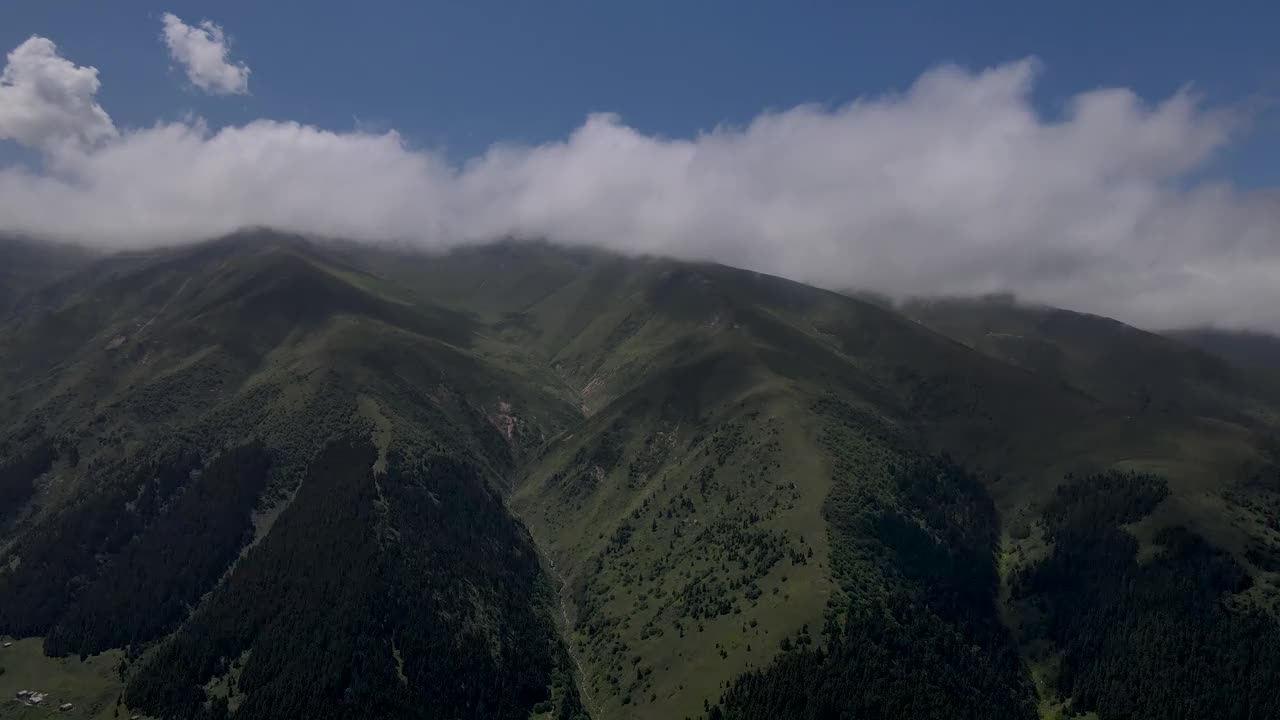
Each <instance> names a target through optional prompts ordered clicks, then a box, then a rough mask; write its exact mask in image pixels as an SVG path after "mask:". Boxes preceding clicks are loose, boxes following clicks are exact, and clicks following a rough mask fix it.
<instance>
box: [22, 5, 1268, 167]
mask: <svg viewBox="0 0 1280 720" xmlns="http://www.w3.org/2000/svg"><path fill="white" fill-rule="evenodd" d="M164 12H173V13H176V14H177V15H179V16H181V17H182V18H183V19H184V20H186V21H187V22H191V23H194V22H195V21H198V20H200V19H203V18H206V17H207V18H210V19H212V20H214V21H216V22H217V23H219V24H220V25H222V26H223V27H225V28H226V30H227V33H228V35H229V36H230V37H231V38H232V52H233V55H234V56H235V57H237V58H239V59H241V60H243V61H244V62H246V63H248V64H249V65H250V66H251V67H252V68H253V76H252V83H251V90H252V94H251V95H248V96H237V97H232V98H225V97H205V96H203V95H201V94H199V93H195V92H191V91H190V88H184V85H183V84H182V83H180V82H177V81H176V80H178V79H180V73H178V72H175V71H174V70H173V69H172V67H171V66H172V63H171V62H169V61H168V59H167V57H166V56H165V52H164V48H163V47H162V46H161V44H160V43H159V42H157V34H158V26H159V18H160V16H161V15H162V14H163V13H164ZM1278 26H1280V7H1277V6H1276V5H1275V4H1274V3H1266V2H1223V3H1206V2H1187V1H1185V0H1167V1H1165V2H1148V1H1146V0H1127V1H1126V2H1119V3H1117V2H1091V1H1088V0H1086V1H1084V2H1057V3H1048V2H1026V1H1025V0H1023V1H1021V2H1004V1H1000V2H984V3H976V4H975V3H956V2H947V1H946V0H939V1H935V2H917V1H909V2H886V3H845V2H801V3H790V2H752V1H750V0H738V1H736V2H732V1H728V2H726V1H721V0H696V1H694V2H670V1H666V0H657V1H654V2H589V1H586V0H582V1H579V2H565V1H561V0H548V1H546V2H520V1H508V2H489V1H486V0H469V1H467V2H386V1H378V2H362V3H342V2H331V1H329V0H319V1H312V2H301V1H298V0H272V2H242V1H240V0H229V1H224V2H219V3H194V2H178V1H175V2H168V3H156V4H153V3H149V2H127V3H106V2H70V1H68V0H7V1H6V2H5V4H4V6H3V9H0V47H4V48H12V47H14V46H16V45H17V44H18V43H19V42H21V41H22V40H23V39H25V38H26V37H27V36H29V35H31V34H40V35H44V36H46V37H49V38H50V39H52V40H53V41H54V42H56V43H57V44H58V45H59V47H60V49H61V51H62V54H63V55H64V56H66V57H68V58H70V59H72V60H74V61H76V62H78V63H81V64H86V65H93V66H96V67H97V68H98V69H99V70H100V72H101V79H102V82H103V88H102V91H101V92H100V94H99V97H100V99H101V102H102V105H103V106H104V107H105V108H107V110H108V111H110V113H111V114H112V116H113V117H114V118H115V120H116V123H117V124H118V125H121V126H123V127H130V126H139V125H148V124H151V123H153V122H155V121H157V120H159V119H168V118H173V117H177V116H179V115H180V114H182V113H185V112H188V111H194V112H196V113H198V114H200V115H201V116H203V117H205V118H206V119H208V120H209V121H210V122H211V123H214V124H222V123H241V122H244V121H247V120H249V119H252V118H258V117H268V118H276V119H293V120H298V121H300V122H305V123H311V124H316V125H319V126H322V127H327V128H333V129H348V128H351V127H353V126H355V125H356V123H357V122H359V123H362V124H363V126H364V127H367V128H395V129H398V130H399V131H400V132H402V133H403V134H404V135H405V136H406V137H407V138H408V139H409V140H410V141H412V142H413V143H415V144H418V145H423V146H430V147H443V148H445V149H447V151H448V153H449V155H450V156H451V157H453V158H455V159H461V158H465V157H469V156H471V155H474V154H477V153H479V152H481V151H482V150H484V149H485V148H486V147H487V146H489V145H490V144H491V143H493V142H495V141H510V142H522V143H528V142H541V141H545V140H548V139H554V138H560V137H563V136H564V135H565V134H566V133H568V132H569V131H571V130H572V129H573V128H575V127H577V126H578V125H579V124H581V122H582V120H583V118H584V117H585V116H586V115H587V113H589V112H595V111H611V112H617V113H620V114H621V115H622V117H623V119H624V120H625V121H626V122H627V123H628V124H629V125H631V126H633V127H635V128H637V129H638V130H641V131H643V132H646V133H653V134H661V135H667V136H688V135H690V134H693V133H695V132H697V131H699V130H706V129H710V128H713V127H715V126H716V125H718V124H721V123H730V124H736V123H743V122H746V121H748V120H749V119H750V118H751V117H753V116H755V115H756V114H757V113H759V112H760V111H762V110H765V109H770V108H773V109H784V108H788V107H791V106H794V105H797V104H799V103H805V102H820V103H841V102H844V101H847V100H849V99H852V98H854V97H858V96H861V95H868V94H870V95H875V94H879V93H883V92H886V91H891V90H901V89H903V88H904V87H906V86H907V85H909V84H910V83H911V81H912V80H914V79H915V78H916V77H917V76H919V75H920V73H922V72H923V71H925V70H926V69H928V68H930V67H933V66H935V65H938V64H939V63H943V62H955V63H959V64H961V65H965V66H969V67H973V68H981V67H986V66H990V65H996V64H999V63H1003V62H1007V61H1011V60H1016V59H1019V58H1022V57H1026V56H1035V57H1038V58H1040V60H1041V61H1042V62H1043V64H1044V71H1043V74H1042V77H1041V78H1040V79H1039V81H1038V83H1037V86H1036V91H1035V92H1036V94H1035V99H1036V102H1037V104H1038V106H1039V107H1040V108H1041V109H1042V111H1043V112H1046V113H1049V114H1052V113H1054V112H1057V111H1058V110H1060V108H1061V105H1062V103H1063V101H1064V98H1067V97H1069V96H1070V95H1072V94H1074V93H1077V92H1081V91H1085V90H1090V89H1093V88H1097V87H1101V86H1122V87H1128V88H1131V89H1133V90H1134V91H1135V92H1137V93H1138V94H1139V95H1142V96H1143V97H1146V98H1152V99H1158V98H1163V97H1165V96H1167V95H1169V94H1170V93H1172V92H1174V91H1176V90H1177V89H1178V88H1179V87H1182V86H1184V85H1186V84H1188V83H1191V84H1193V85H1194V87H1195V88H1196V89H1197V91H1199V92H1201V93H1203V94H1204V95H1205V96H1206V97H1207V98H1208V99H1209V100H1210V101H1211V102H1213V103H1215V104H1217V103H1242V104H1247V105H1249V106H1251V107H1258V106H1265V103H1267V102H1273V101H1274V98H1276V97H1278V96H1280V43H1278V42H1276V38H1275V29H1276V28H1277V27H1278ZM1255 117H1256V120H1255V122H1256V125H1255V127H1254V130H1253V131H1252V132H1251V133H1250V135H1249V137H1248V138H1247V139H1246V140H1245V141H1244V142H1243V143H1237V144H1235V145H1233V147H1232V148H1231V150H1230V151H1228V152H1227V153H1225V154H1224V156H1223V159H1222V161H1220V162H1219V163H1218V164H1216V165H1215V166H1214V167H1213V171H1214V172H1215V174H1223V175H1225V176H1228V177H1231V178H1233V179H1234V180H1236V181H1237V182H1239V183H1242V184H1246V185H1261V184H1272V183H1280V162H1277V160H1280V140H1277V139H1276V138H1277V136H1280V134H1278V133H1276V132H1275V131H1276V130H1277V129H1278V128H1280V124H1278V123H1277V121H1276V117H1277V113H1276V112H1275V111H1274V110H1266V111H1262V112H1258V113H1257V114H1256V116H1255Z"/></svg>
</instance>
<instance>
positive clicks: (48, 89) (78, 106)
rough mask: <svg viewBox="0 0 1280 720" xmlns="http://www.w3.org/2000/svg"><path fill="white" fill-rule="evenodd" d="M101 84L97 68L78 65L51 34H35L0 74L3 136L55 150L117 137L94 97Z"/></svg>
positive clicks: (14, 51) (11, 58)
mask: <svg viewBox="0 0 1280 720" xmlns="http://www.w3.org/2000/svg"><path fill="white" fill-rule="evenodd" d="M98 85H99V83H98V69H97V68H93V67H83V66H80V65H76V64H75V63H73V62H71V61H70V60H67V59H65V58H63V57H61V56H60V55H58V48H57V46H55V45H54V44H53V43H52V42H51V41H50V40H48V39H47V38H42V37H39V36H36V35H33V36H31V37H30V38H28V39H27V40H26V41H25V42H23V43H22V44H21V45H19V46H18V47H16V48H14V49H13V51H12V52H10V53H9V55H8V57H7V59H6V63H5V67H4V71H3V73H0V139H4V140H15V141H17V142H18V143H21V144H22V145H26V146H29V147H34V148H39V149H43V150H46V151H52V150H54V149H55V148H57V147H60V146H64V145H66V144H68V143H72V144H80V145H91V144H93V143H96V142H99V141H101V140H105V139H107V138H110V137H113V136H115V134H116V128H115V125H114V124H113V123H112V122H111V117H110V116H109V115H107V112H106V111H105V110H103V109H102V106H101V105H99V104H98V103H97V101H96V99H95V98H96V96H97V94H98Z"/></svg>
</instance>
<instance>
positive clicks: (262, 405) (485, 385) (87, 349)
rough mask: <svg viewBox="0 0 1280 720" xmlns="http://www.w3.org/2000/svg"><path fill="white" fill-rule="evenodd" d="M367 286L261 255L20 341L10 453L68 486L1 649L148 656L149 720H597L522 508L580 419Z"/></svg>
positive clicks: (45, 298)
mask: <svg viewBox="0 0 1280 720" xmlns="http://www.w3.org/2000/svg"><path fill="white" fill-rule="evenodd" d="M349 272H350V270H348V269H346V268H343V267H342V266H340V265H338V264H335V263H334V262H333V261H332V260H331V259H330V258H327V257H326V256H325V254H324V253H323V252H322V251H320V250H319V249H318V248H316V247H314V246H311V245H310V244H307V243H300V242H298V241H296V240H291V239H288V238H278V237H274V236H266V237H238V238H231V239H228V240H225V241H221V242H218V243H214V244H211V245H205V246H200V247H197V248H192V249H185V250H176V251H169V252H163V253H156V254H152V255H149V256H134V257H127V258H114V259H112V260H110V261H109V264H107V265H97V266H91V267H89V268H86V269H84V270H83V271H81V274H80V275H79V276H78V277H77V278H75V279H74V280H73V281H68V282H66V283H65V284H62V285H58V286H54V287H52V288H50V289H49V290H48V291H47V292H46V293H45V294H43V295H42V296H41V297H40V300H41V301H40V302H39V303H37V304H35V305H34V306H33V307H32V309H30V310H28V311H26V312H25V313H18V314H13V315H10V316H9V317H7V318H6V320H5V325H4V332H5V333H6V337H7V338H8V339H9V340H10V341H11V343H10V344H8V345H7V347H10V348H12V349H13V350H12V352H13V355H12V357H14V358H15V360H18V362H14V363H12V364H10V365H9V366H8V367H9V368H11V370H12V374H11V375H10V377H9V379H8V381H7V388H8V389H9V395H8V400H7V402H8V403H10V406H11V407H15V408H22V409H23V410H24V412H23V413H21V414H18V415H17V416H15V417H13V420H11V422H13V425H11V426H10V428H9V433H8V437H9V442H10V446H11V447H13V448H15V449H18V448H21V447H25V446H28V445H34V446H36V447H43V446H45V445H49V444H51V445H52V447H53V448H54V454H55V459H54V460H53V461H52V462H49V463H39V464H38V465H39V467H34V469H32V470H30V471H28V474H27V476H26V477H23V478H18V479H16V480H15V482H18V483H26V484H27V487H28V488H29V490H28V495H29V497H30V500H29V501H27V502H26V503H25V507H23V509H21V510H19V511H17V512H10V513H7V514H6V517H5V522H6V526H7V527H6V530H5V538H6V542H5V544H4V546H3V547H4V550H3V552H4V556H5V560H6V562H5V567H7V568H8V571H7V572H4V573H0V595H3V596H4V597H5V598H6V599H7V602H6V603H4V607H3V609H0V631H3V632H8V633H14V634H18V635H30V634H38V635H47V637H46V639H45V649H46V651H47V652H50V653H52V654H64V653H79V654H81V655H87V654H92V653H96V652H99V651H101V650H104V649H106V648H109V647H124V648H125V649H126V651H127V655H128V657H129V659H130V660H132V661H134V662H130V663H129V670H128V671H127V672H126V674H125V676H126V677H127V678H128V679H129V682H128V687H127V689H126V691H125V693H124V700H125V702H126V703H128V704H129V705H130V707H132V708H134V709H139V710H143V711H145V712H147V713H148V714H152V715H157V716H164V717H192V716H195V715H199V714H202V713H205V714H210V715H211V716H214V717H216V716H218V715H219V714H223V713H224V711H225V710H227V709H230V710H233V711H235V712H236V715H237V717H241V716H243V717H251V716H260V717H277V716H280V715H281V714H296V713H302V714H304V715H307V716H312V717H324V716H328V715H330V714H332V715H334V716H337V715H343V716H350V715H351V714H352V713H358V712H370V711H371V708H373V709H379V710H378V712H380V713H381V712H384V711H385V712H394V713H410V712H412V713H420V712H427V713H428V715H427V716H431V717H437V716H438V717H461V716H466V717H521V718H523V717H528V715H529V713H530V712H531V710H532V708H534V707H535V706H540V705H542V704H547V705H551V706H554V708H555V709H556V711H557V712H561V713H563V715H564V716H565V717H571V716H572V715H573V714H574V712H575V708H576V707H577V698H576V692H575V690H574V684H573V679H572V675H571V674H570V672H569V669H568V668H569V666H568V665H567V663H568V659H567V655H565V654H564V650H563V647H562V645H561V643H560V641H559V639H558V637H557V635H556V631H555V620H554V616H553V615H552V605H551V603H552V600H551V596H550V590H549V587H548V586H547V584H546V579H545V578H544V577H543V576H542V574H541V572H540V571H539V569H538V564H537V559H536V558H537V553H536V551H535V550H534V547H533V545H532V542H531V540H530V538H529V537H528V535H527V533H526V532H525V531H524V530H523V529H522V528H521V527H520V525H519V524H518V523H517V522H516V521H514V520H513V519H512V518H511V516H510V515H509V514H508V513H507V511H506V510H505V508H504V505H503V501H502V496H501V492H500V489H501V488H502V487H503V486H504V484H505V483H506V482H507V480H508V477H509V474H510V471H511V468H512V467H513V466H514V464H515V462H516V459H517V457H519V456H520V454H521V453H523V452H525V450H524V449H523V448H522V442H523V441H525V440H526V439H527V440H528V442H529V443H537V442H539V438H540V437H542V436H543V435H544V434H546V433H549V432H552V431H554V429H555V428H556V427H557V423H559V422H563V421H564V419H565V418H569V417H573V416H574V415H575V414H576V413H575V411H574V410H573V408H572V407H571V406H570V405H568V404H567V403H565V402H563V401H562V400H560V399H559V398H556V397H554V396H552V395H549V394H547V393H546V392H543V391H541V390H538V389H537V388H536V387H535V388H530V387H526V386H525V385H524V384H521V383H518V382H517V381H514V380H513V378H512V377H511V376H510V375H509V374H508V373H506V372H504V371H499V370H497V369H495V368H492V367H490V366H489V365H487V364H486V363H484V362H483V361H482V360H480V359H479V358H477V357H476V356H475V355H474V354H473V353H472V351H471V349H470V347H469V346H470V343H471V332H470V329H469V325H468V321H467V320H466V319H465V318H462V317H460V316H458V315H456V314H455V313H451V312H448V311H444V310H440V309H436V308H433V307H430V306H422V305H412V306H411V305H409V304H406V303H404V302H401V301H399V300H397V299H396V298H393V297H387V296H385V295H382V294H379V293H378V292H377V291H376V289H375V288H369V287H361V286H359V285H357V284H355V283H353V282H349V281H348V280H347V279H346V278H345V277H344V274H345V273H349ZM50 318H66V319H67V322H66V325H65V326H66V327H67V328H69V330H68V332H67V334H66V336H65V337H62V338H56V341H57V342H58V343H60V346H59V347H58V348H57V352H56V354H52V355H51V348H50V347H49V346H48V345H47V344H42V340H46V338H45V337H44V336H42V334H41V332H40V328H41V327H42V326H44V325H46V324H47V323H48V321H49V319H50ZM42 357H43V358H45V362H44V365H43V367H42V366H41V365H40V363H39V362H38V360H39V358H42ZM50 357H56V358H58V360H57V361H56V362H54V363H52V367H50V363H49V362H48V359H49V358H50ZM27 358H29V361H25V362H24V360H26V359H27ZM503 404H505V405H504V406H506V407H513V408H519V413H520V418H521V424H520V426H519V428H512V427H510V426H506V425H503V424H502V423H501V422H499V421H498V415H499V414H500V412H501V411H500V405H503ZM544 421H545V422H546V423H547V425H546V426H545V427H544V426H543V425H541V423H542V422H544ZM245 443H250V444H248V445H245ZM237 447H240V448H241V449H235V448H237ZM30 465H31V463H28V466H30ZM15 472H16V471H15ZM446 503H447V505H445V506H446V507H447V508H448V510H447V512H446V513H445V514H444V515H441V511H440V510H439V509H437V508H438V507H440V506H441V505H442V504H446ZM482 518H483V521H482V520H481V519H482ZM458 523H461V524H458ZM317 533H318V534H317ZM307 568H312V569H311V570H308V569H307ZM324 573H329V574H328V575H326V574H324ZM303 578H307V581H306V582H305V583H304V584H302V585H298V584H296V582H297V581H299V580H302V579H303ZM341 588H347V591H346V594H345V595H339V596H335V595H334V593H335V592H339V591H340V589H341ZM162 589H163V590H165V593H164V594H156V593H158V592H160V591H161V590H162ZM424 596H427V597H436V598H438V600H437V604H435V605H432V604H423V603H422V602H420V601H419V600H417V599H416V598H419V597H424ZM140 598H141V599H146V600H140ZM148 598H149V599H148ZM246 603H247V604H246ZM397 607H401V608H403V610H400V611H396V610H394V608H397ZM286 609H287V610H286ZM263 613H269V615H266V616H264V615H263ZM335 613H337V614H335ZM388 613H391V614H392V615H394V616H395V617H396V618H402V619H401V620H399V621H398V622H389V621H388ZM286 618H287V621H286V622H285V624H281V622H282V621H283V620H284V619H286ZM361 623H364V624H361ZM300 627H308V628H311V629H312V630H310V631H308V632H305V633H300V632H297V631H298V628H300ZM455 645H456V646H462V647H468V648H472V652H471V654H469V655H458V654H457V653H456V652H442V650H441V648H442V647H452V646H455ZM321 648H327V650H326V652H328V653H330V654H331V655H330V656H329V657H330V659H329V660H322V659H321V657H322V656H317V655H316V652H317V651H318V650H319V649H321ZM442 657H445V658H452V660H453V661H454V663H455V664H454V665H447V664H446V665H442V664H441V663H440V660H441V658H442ZM135 659H136V660H135ZM334 663H337V664H334ZM357 667H359V668H362V669H360V670H359V672H358V673H357V674H352V673H353V672H354V671H356V669H357ZM459 678H468V681H467V682H464V683H462V684H461V685H459V683H458V680H459ZM299 687H307V688H309V692H308V693H307V694H305V695H304V694H299V692H298V691H297V688H299ZM405 688H408V690H407V691H406V689H405ZM373 698H378V699H379V700H378V702H379V703H381V704H371V703H372V699H373ZM224 701H225V702H224Z"/></svg>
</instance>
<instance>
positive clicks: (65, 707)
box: [58, 703, 75, 712]
mask: <svg viewBox="0 0 1280 720" xmlns="http://www.w3.org/2000/svg"><path fill="white" fill-rule="evenodd" d="M73 707H75V706H74V705H72V704H71V703H62V704H61V705H59V706H58V709H59V710H61V711H62V712H66V711H68V710H70V709H71V708H73Z"/></svg>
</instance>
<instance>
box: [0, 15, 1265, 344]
mask: <svg viewBox="0 0 1280 720" xmlns="http://www.w3.org/2000/svg"><path fill="white" fill-rule="evenodd" d="M961 5H962V4H960V3H955V2H941V1H940V2H933V3H920V2H895V3H884V4H879V5H871V4H868V3H861V4H856V5H855V4H854V3H839V4H837V3H820V2H800V3H796V2H791V3H782V2H778V3H756V2H748V1H745V0H738V1H737V2H721V1H720V0H688V1H686V2H679V3H677V2H665V1H653V2H643V3H642V2H627V3H623V2H612V1H610V2H605V1H603V0H600V1H597V2H586V1H585V0H584V1H582V2H572V3H570V2H558V1H555V0H546V1H543V2H515V1H511V2H504V3H493V2H482V1H480V0H471V1H470V2H447V3H446V2H433V3H428V2H403V3H389V2H380V3H371V2H364V3H359V4H355V3H335V2H330V1H329V0H313V1H312V2H298V1H296V0H273V1H272V2H255V3H248V2H239V1H228V2H220V3H216V4H213V3H200V4H197V3H192V2H180V1H174V2H169V3H165V4H151V3H141V2H116V3H108V2H69V1H63V0H7V2H6V3H5V4H4V5H3V6H0V7H2V8H3V9H0V47H4V48H6V49H7V52H8V53H9V54H8V56H7V57H6V60H5V67H4V69H3V73H4V74H3V76H2V77H0V232H5V231H7V232H21V233H25V234H28V235H33V236H41V237H52V238H60V239H64V240H68V241H74V242H83V243H89V244H96V245H100V246H103V247H109V248H119V247H139V246H150V245H163V244H172V243H176V242H195V241H199V240H202V239H207V238H209V237H215V236H217V235H220V234H224V233H228V232H232V231H235V230H237V229H239V228H243V227H250V226H252V227H261V226H270V227H275V228H279V229H282V230H289V231H295V232H300V233H306V234H311V235H317V236H329V237H343V238H349V239H353V240H357V241H367V242H380V241H396V242H405V243H411V244H417V245H420V246H422V247H424V248H428V249H443V248H448V247H454V246H457V245H459V244H462V243H470V242H485V241H490V240H493V239H495V238H504V237H515V238H547V239H550V240H553V241H556V242H561V243H566V244H571V245H590V246H596V247H604V248H607V249H610V250H613V251H617V252H623V253H633V254H660V255H668V256H673V257H680V258H689V259H710V260H716V261H720V262H723V263H726V264H730V265H735V266H739V267H745V268H750V269H753V270H759V271H762V272H768V273H773V274H776V275H782V276H785V277H789V278H793V279H796V280H801V281H803V282H809V283H812V284H816V285H821V286H824V287H832V288H841V289H843V288H862V289H869V290H875V291H879V292H882V293H886V294H890V295H893V296H895V297H905V296H911V295H919V294H958V295H969V294H977V293H986V292H1014V293H1016V294H1018V295H1019V296H1021V297H1024V298H1027V299H1031V300H1036V301H1040V302H1045V303H1049V304H1052V305H1058V306H1063V307H1068V308H1072V309H1078V310H1084V311H1088V312H1095V313H1099V314H1103V315H1109V316H1112V317H1117V318H1119V319H1121V320H1125V321H1127V322H1131V323H1133V324H1137V325H1140V326H1143V327H1148V328H1162V327H1174V326H1187V325H1218V326H1225V327H1246V328H1253V329H1263V330H1269V331H1273V332H1280V315H1278V314H1277V313H1276V312H1275V308H1276V307H1280V162H1278V160H1280V132H1277V130H1280V122H1278V118H1280V107H1278V106H1277V99H1280V43H1276V42H1275V37H1274V34H1275V28H1276V27H1277V26H1278V25H1280V9H1275V8H1273V7H1271V6H1270V5H1269V4H1267V3H1263V2H1227V3H1213V4H1209V3H1191V2H1184V1H1182V0H1167V1H1166V2H1146V1H1142V2H1137V1H1133V0H1129V1H1126V2H1121V3H1114V2H1113V3H1102V2H1084V1H1081V2H1074V3H1066V2H1059V3H1045V2H1026V1H1025V0H1023V1H1022V2H1016V3H1015V2H1004V1H1003V0H1001V1H1000V2H984V3H967V4H964V5H965V6H961ZM206 19H207V20H209V21H211V23H213V24H204V23H202V21H204V20H206ZM215 24H216V25H215ZM162 29H163V34H162ZM224 32H225V35H224ZM1186 88H1190V91H1187V90H1185V89H1186ZM246 90H247V92H246ZM853 101H856V102H853ZM602 113H611V114H608V115H605V114H602Z"/></svg>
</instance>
